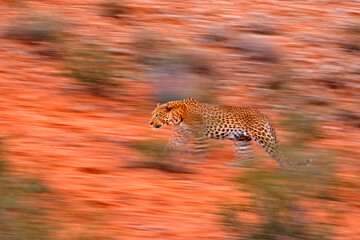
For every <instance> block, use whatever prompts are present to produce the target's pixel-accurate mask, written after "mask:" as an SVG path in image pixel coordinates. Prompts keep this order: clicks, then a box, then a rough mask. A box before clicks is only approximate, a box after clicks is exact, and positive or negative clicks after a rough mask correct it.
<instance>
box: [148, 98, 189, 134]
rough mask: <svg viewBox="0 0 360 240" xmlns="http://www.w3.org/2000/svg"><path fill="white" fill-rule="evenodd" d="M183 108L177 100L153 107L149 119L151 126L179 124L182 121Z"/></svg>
mask: <svg viewBox="0 0 360 240" xmlns="http://www.w3.org/2000/svg"><path fill="white" fill-rule="evenodd" d="M182 110H183V108H182V106H181V105H180V104H179V102H176V101H175V102H168V103H164V104H161V105H159V104H158V106H157V107H156V108H155V109H154V111H153V112H152V117H151V120H150V125H151V126H152V127H153V128H159V127H161V126H163V125H169V124H180V123H181V122H182V116H183V111H182Z"/></svg>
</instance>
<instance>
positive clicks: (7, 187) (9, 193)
mask: <svg viewBox="0 0 360 240" xmlns="http://www.w3.org/2000/svg"><path fill="white" fill-rule="evenodd" d="M1 147H2V145H1ZM0 154H1V149H0ZM0 166H1V168H0V236H1V237H0V238H1V239H7V240H12V239H14V240H18V239H29V240H30V239H39V240H41V239H44V240H45V239H55V237H54V236H55V235H54V231H53V228H54V225H53V224H52V223H51V221H50V220H49V219H48V217H47V211H46V208H45V207H43V206H42V205H41V202H42V200H41V194H43V193H46V192H49V189H48V188H47V187H46V186H45V185H44V184H43V183H42V182H41V181H40V180H38V179H35V178H24V177H23V176H20V175H19V174H18V173H15V172H13V171H11V168H10V167H9V166H8V164H7V162H6V160H5V159H4V157H3V156H2V154H1V156H0Z"/></svg>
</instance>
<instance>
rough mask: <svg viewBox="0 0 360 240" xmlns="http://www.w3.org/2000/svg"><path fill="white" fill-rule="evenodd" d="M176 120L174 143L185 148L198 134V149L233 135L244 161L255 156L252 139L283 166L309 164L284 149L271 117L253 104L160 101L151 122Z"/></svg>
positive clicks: (156, 126)
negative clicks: (290, 156) (293, 159)
mask: <svg viewBox="0 0 360 240" xmlns="http://www.w3.org/2000/svg"><path fill="white" fill-rule="evenodd" d="M169 124H172V125H173V126H174V127H173V129H174V134H173V137H172V138H171V139H170V141H169V145H170V147H172V148H174V149H181V148H182V147H184V146H185V144H186V143H187V142H188V141H189V139H190V138H194V139H195V141H196V142H197V144H195V148H196V149H197V152H198V153H202V152H204V151H205V149H206V148H205V147H204V146H205V144H204V142H205V139H206V138H212V139H219V140H225V139H229V140H232V141H233V148H234V152H235V158H236V159H240V158H241V159H242V160H243V162H246V161H249V160H251V158H252V154H251V151H250V148H249V147H250V143H251V140H254V141H255V142H257V143H258V144H259V145H260V146H261V147H262V148H263V149H264V150H265V151H266V152H267V153H268V154H269V155H270V156H271V157H272V158H273V159H275V160H276V162H277V163H278V164H279V165H280V166H284V165H308V164H309V163H310V160H307V161H306V162H304V163H294V162H291V161H288V159H287V158H286V157H285V156H284V155H283V154H282V153H281V151H280V149H279V146H278V142H277V139H276V135H275V130H274V128H273V126H272V124H271V122H270V121H269V119H268V118H267V117H266V116H265V115H264V114H262V113H260V112H258V111H257V110H255V109H254V108H251V107H236V106H221V105H212V104H205V103H200V102H198V101H196V100H194V99H191V98H189V99H185V100H182V101H172V102H168V103H165V104H162V105H158V106H157V107H156V108H155V110H154V111H153V113H152V118H151V120H150V125H151V126H152V127H154V128H160V127H161V126H163V125H169Z"/></svg>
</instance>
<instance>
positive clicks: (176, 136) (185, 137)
mask: <svg viewBox="0 0 360 240" xmlns="http://www.w3.org/2000/svg"><path fill="white" fill-rule="evenodd" d="M189 141H190V136H189V134H188V133H187V131H186V129H185V127H184V126H182V125H174V126H173V133H172V136H171V138H170V139H169V141H168V143H167V147H168V148H169V149H171V150H172V151H178V152H186V151H187V150H186V145H187V144H188V143H189Z"/></svg>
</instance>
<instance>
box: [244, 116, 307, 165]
mask: <svg viewBox="0 0 360 240" xmlns="http://www.w3.org/2000/svg"><path fill="white" fill-rule="evenodd" d="M249 134H250V136H251V138H252V139H254V141H256V142H257V143H258V144H259V145H260V146H261V147H262V148H263V149H264V150H265V151H266V152H267V153H268V154H269V155H270V156H271V157H272V158H273V159H275V161H276V162H277V163H278V164H279V166H306V165H309V164H310V162H311V160H309V159H307V160H306V161H304V162H292V161H290V160H289V159H288V158H287V157H286V156H285V155H284V154H283V153H282V152H281V151H280V147H279V144H278V141H277V139H276V134H275V130H274V128H273V127H272V125H271V123H270V122H269V121H268V122H266V123H263V124H262V125H260V126H257V127H256V128H252V129H250V131H249Z"/></svg>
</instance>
